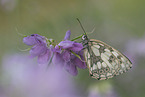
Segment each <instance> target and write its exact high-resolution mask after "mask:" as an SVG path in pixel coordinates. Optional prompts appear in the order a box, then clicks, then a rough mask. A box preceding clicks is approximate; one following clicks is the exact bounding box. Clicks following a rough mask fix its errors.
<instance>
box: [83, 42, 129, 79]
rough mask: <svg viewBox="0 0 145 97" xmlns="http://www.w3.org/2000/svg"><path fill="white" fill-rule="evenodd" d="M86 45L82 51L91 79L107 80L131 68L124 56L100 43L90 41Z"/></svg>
mask: <svg viewBox="0 0 145 97" xmlns="http://www.w3.org/2000/svg"><path fill="white" fill-rule="evenodd" d="M87 45H88V46H87V48H86V49H85V51H84V54H85V60H86V62H87V65H88V68H89V72H90V75H91V76H92V77H93V78H96V79H98V80H105V79H109V78H112V77H113V76H116V75H119V74H122V73H124V72H126V71H127V70H129V69H130V68H131V67H132V63H131V61H130V60H129V59H128V58H127V57H126V56H124V55H123V54H122V53H120V52H119V51H117V50H116V49H114V48H112V47H111V46H109V45H107V44H105V43H104V42H102V41H99V40H95V39H90V41H89V42H88V44H87Z"/></svg>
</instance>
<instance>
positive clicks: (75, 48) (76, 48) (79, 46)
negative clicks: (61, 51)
mask: <svg viewBox="0 0 145 97" xmlns="http://www.w3.org/2000/svg"><path fill="white" fill-rule="evenodd" d="M69 49H70V50H72V51H80V50H82V49H83V45H82V44H81V43H77V42H74V43H73V46H72V47H71V48H69Z"/></svg>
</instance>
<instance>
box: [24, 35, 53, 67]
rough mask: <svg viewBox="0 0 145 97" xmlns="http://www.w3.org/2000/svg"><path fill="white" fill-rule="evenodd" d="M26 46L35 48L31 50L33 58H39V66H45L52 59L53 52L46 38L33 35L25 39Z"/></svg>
mask: <svg viewBox="0 0 145 97" xmlns="http://www.w3.org/2000/svg"><path fill="white" fill-rule="evenodd" d="M23 42H24V43H25V44H26V45H29V46H33V47H32V48H31V50H30V55H31V57H36V56H37V57H38V63H39V64H45V63H47V62H48V61H49V59H50V57H51V51H50V49H49V48H48V46H47V42H46V38H45V37H44V36H40V35H38V34H32V35H31V36H27V37H24V38H23Z"/></svg>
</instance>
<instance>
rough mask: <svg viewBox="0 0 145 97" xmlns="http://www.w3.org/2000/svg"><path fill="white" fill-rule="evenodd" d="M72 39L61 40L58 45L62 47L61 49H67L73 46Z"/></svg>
mask: <svg viewBox="0 0 145 97" xmlns="http://www.w3.org/2000/svg"><path fill="white" fill-rule="evenodd" d="M73 44H74V41H69V40H66V41H61V42H60V43H59V44H58V45H59V46H60V47H61V48H62V49H68V48H71V47H73Z"/></svg>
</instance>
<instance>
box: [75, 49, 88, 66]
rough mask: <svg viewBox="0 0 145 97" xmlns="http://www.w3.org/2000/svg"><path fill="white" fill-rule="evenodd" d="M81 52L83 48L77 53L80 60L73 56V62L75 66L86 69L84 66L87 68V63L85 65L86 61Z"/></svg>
mask: <svg viewBox="0 0 145 97" xmlns="http://www.w3.org/2000/svg"><path fill="white" fill-rule="evenodd" d="M83 54H84V52H83V50H82V51H80V52H79V53H78V55H79V56H80V58H81V60H80V59H79V58H78V57H76V56H75V58H74V60H73V62H74V63H75V65H76V66H77V67H79V68H81V69H86V68H87V65H86V63H85V59H84V56H83Z"/></svg>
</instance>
